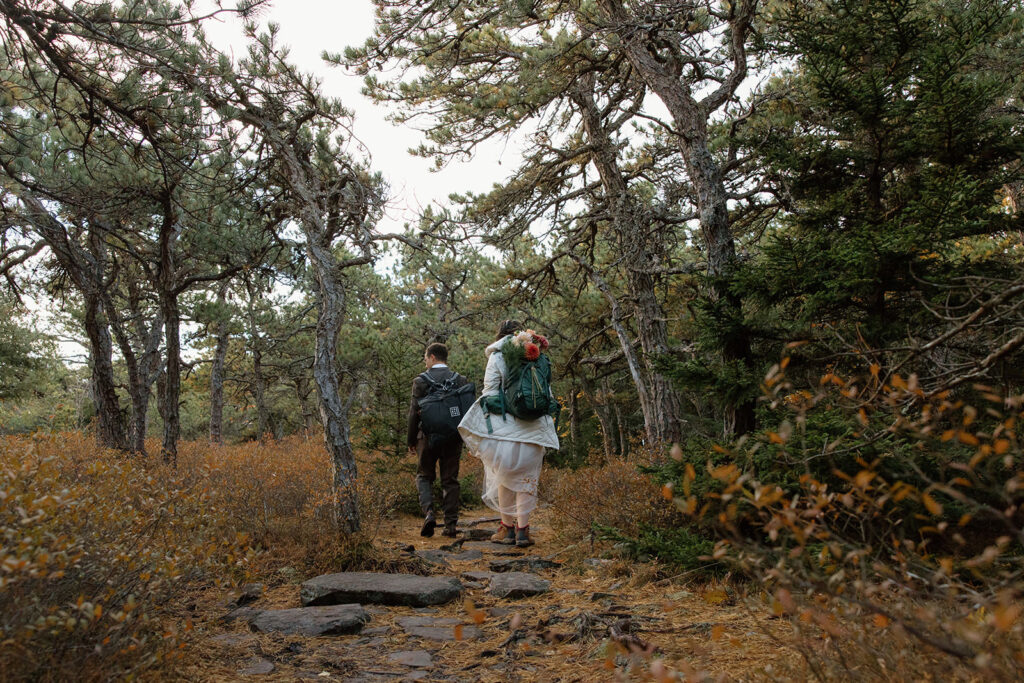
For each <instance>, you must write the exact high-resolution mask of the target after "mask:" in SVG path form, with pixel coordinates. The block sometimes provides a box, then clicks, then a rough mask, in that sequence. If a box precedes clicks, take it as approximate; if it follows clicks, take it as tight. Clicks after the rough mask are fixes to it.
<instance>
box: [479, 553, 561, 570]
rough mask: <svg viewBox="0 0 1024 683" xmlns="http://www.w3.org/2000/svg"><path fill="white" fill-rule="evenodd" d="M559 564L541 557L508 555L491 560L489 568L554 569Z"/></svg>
mask: <svg viewBox="0 0 1024 683" xmlns="http://www.w3.org/2000/svg"><path fill="white" fill-rule="evenodd" d="M560 566H561V565H560V564H558V563H557V562H552V561H551V560H545V559H544V558H543V557H535V556H533V555H526V556H524V557H509V558H507V559H503V560H492V561H491V564H490V569H491V571H492V572H520V571H535V570H537V569H554V568H555V567H560Z"/></svg>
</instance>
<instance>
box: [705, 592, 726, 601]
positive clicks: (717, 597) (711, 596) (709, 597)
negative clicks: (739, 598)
mask: <svg viewBox="0 0 1024 683" xmlns="http://www.w3.org/2000/svg"><path fill="white" fill-rule="evenodd" d="M728 599H729V594H728V593H726V592H725V591H723V590H713V591H708V592H706V593H705V594H704V602H706V603H708V604H709V605H720V604H722V603H723V602H725V601H726V600H728Z"/></svg>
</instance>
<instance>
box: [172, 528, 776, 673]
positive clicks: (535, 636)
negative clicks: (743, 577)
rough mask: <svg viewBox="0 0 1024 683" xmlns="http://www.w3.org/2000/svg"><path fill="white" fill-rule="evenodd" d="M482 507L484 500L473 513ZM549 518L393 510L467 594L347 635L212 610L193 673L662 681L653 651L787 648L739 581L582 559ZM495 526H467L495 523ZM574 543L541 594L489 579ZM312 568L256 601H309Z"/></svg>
mask: <svg viewBox="0 0 1024 683" xmlns="http://www.w3.org/2000/svg"><path fill="white" fill-rule="evenodd" d="M483 516H484V514H483V513H482V512H481V511H475V514H472V515H470V516H469V517H468V518H467V519H465V520H464V521H465V522H466V523H470V522H472V521H473V520H474V519H475V518H481V517H483ZM545 516H546V514H545V511H544V510H540V511H539V513H538V515H537V519H536V521H535V522H534V524H533V526H534V527H535V530H534V538H535V540H536V541H537V544H536V545H535V546H532V547H530V548H527V549H516V548H514V547H508V546H493V545H492V544H489V543H486V542H479V541H473V540H466V539H463V538H461V537H460V538H459V539H456V542H455V543H454V544H453V543H452V539H449V538H445V537H443V536H441V535H440V534H438V535H436V536H434V537H433V538H421V537H420V536H419V534H418V532H419V520H418V519H416V518H413V517H401V518H399V519H395V520H392V521H390V522H388V523H387V524H386V526H385V527H384V528H382V529H381V530H380V533H379V534H378V540H377V543H379V544H382V545H386V544H398V545H400V546H404V547H405V548H406V550H407V551H408V550H409V548H410V547H412V548H414V549H415V551H419V552H420V553H421V555H420V556H421V557H422V556H423V555H422V551H434V552H432V553H426V554H427V555H428V556H430V559H432V560H433V561H435V562H443V563H442V564H431V565H430V567H431V571H432V573H433V574H435V575H438V576H451V577H456V578H459V579H460V580H461V581H462V583H463V585H464V592H463V595H462V599H457V600H454V601H452V602H449V603H448V604H445V605H439V606H434V607H420V608H415V607H395V606H382V605H371V604H367V605H365V609H366V611H367V612H368V613H369V614H370V621H369V623H367V624H366V625H365V627H364V628H363V629H362V631H361V632H360V633H358V634H354V635H343V636H321V637H309V636H300V635H281V634H275V633H255V632H252V631H250V630H249V625H248V623H247V622H246V621H245V620H244V619H239V620H235V621H232V622H229V623H224V622H223V620H222V619H216V618H214V619H205V620H204V619H200V622H199V623H200V626H199V629H200V630H201V631H202V632H201V633H200V634H199V638H200V640H201V644H200V647H199V652H200V653H201V657H199V659H198V661H196V662H195V663H194V664H193V665H192V666H191V667H190V668H189V670H188V671H185V672H183V673H184V674H185V675H186V676H187V677H188V678H190V679H192V680H262V681H296V680H313V679H316V680H344V681H604V680H651V679H652V677H651V674H650V665H651V662H652V661H655V660H658V659H660V660H662V661H663V663H664V666H665V668H666V670H667V671H670V672H671V671H687V670H690V671H708V672H711V673H727V674H729V675H730V676H732V677H739V678H742V677H743V676H744V673H745V672H749V671H752V670H753V669H754V668H756V667H760V666H763V665H764V664H765V663H766V662H768V661H771V660H773V659H776V658H778V656H779V653H778V652H777V647H776V645H775V644H774V643H773V642H772V639H771V638H770V637H769V636H768V634H767V633H765V632H764V630H763V629H764V628H765V624H766V621H765V620H764V618H763V616H761V617H755V616H754V615H752V614H751V613H750V612H749V611H748V610H747V608H746V607H744V606H743V605H742V604H738V603H736V602H735V601H734V599H733V598H734V596H733V595H732V593H731V589H725V588H723V587H714V586H704V587H701V588H696V587H692V586H689V587H688V586H685V585H680V584H678V583H674V582H671V581H668V582H666V581H661V582H651V581H645V580H644V577H643V573H644V571H645V565H632V566H630V565H627V564H625V563H622V562H610V561H607V560H604V561H602V560H599V559H597V558H592V559H590V558H588V559H586V560H584V561H582V562H580V561H579V553H578V550H579V549H578V548H577V549H575V551H576V552H573V550H574V549H572V548H571V547H561V546H555V545H554V543H553V540H552V539H551V538H550V537H549V532H548V531H547V530H546V525H545ZM495 526H496V525H495V524H493V523H487V524H482V525H479V526H474V527H470V526H468V525H467V526H466V527H465V528H476V529H486V530H487V531H488V532H491V531H493V529H494V527H495ZM442 548H447V550H444V549H442ZM467 550H468V551H470V552H466V551H467ZM569 554H574V555H575V557H576V558H577V560H576V561H575V562H573V563H571V564H569V563H566V564H564V565H560V566H557V567H549V568H532V569H527V570H526V571H528V572H529V573H530V574H533V575H535V576H536V577H539V578H540V579H542V580H543V581H546V582H549V588H548V590H547V591H546V592H543V593H542V594H539V595H535V596H531V597H520V598H516V597H505V598H502V597H497V596H496V595H495V594H493V593H492V592H490V590H489V584H490V581H491V580H492V578H491V577H490V576H488V574H491V573H492V572H491V563H492V562H494V561H496V560H509V559H512V560H521V561H526V562H531V561H532V562H536V560H540V559H545V558H546V559H550V560H552V561H555V562H557V561H559V560H560V559H562V558H563V557H565V556H568V555H569ZM460 557H461V558H465V559H460ZM530 558H534V559H533V560H531V559H530ZM467 572H478V574H473V575H470V576H467V575H466V573H467ZM470 577H471V578H470ZM309 578H313V577H299V576H296V577H294V583H291V584H287V585H284V586H280V587H277V588H274V589H271V590H268V591H267V592H266V593H265V594H263V595H262V596H261V597H259V598H258V599H257V600H256V601H255V602H254V603H253V604H252V605H251V607H252V608H254V609H261V610H266V609H286V608H295V607H300V606H301V602H300V599H299V584H300V583H301V582H302V581H303V580H306V579H309ZM521 578H525V579H526V580H527V582H528V583H537V582H536V581H535V579H533V578H532V577H521ZM501 581H506V582H507V581H508V579H507V578H505V579H502V580H501ZM641 584H642V585H641ZM495 588H497V586H496V587H495ZM225 602H227V598H225V599H223V600H221V601H220V606H219V608H217V609H219V611H220V614H221V615H224V614H225V613H227V612H228V610H227V609H226V608H225V607H223V605H224V603H225ZM409 617H417V619H412V620H410V619H409ZM417 626H420V627H426V630H425V631H424V630H420V629H417V628H416V627H417ZM770 627H771V628H776V627H777V626H775V625H774V624H770ZM424 634H427V637H424ZM663 680H673V679H669V678H664V679H663Z"/></svg>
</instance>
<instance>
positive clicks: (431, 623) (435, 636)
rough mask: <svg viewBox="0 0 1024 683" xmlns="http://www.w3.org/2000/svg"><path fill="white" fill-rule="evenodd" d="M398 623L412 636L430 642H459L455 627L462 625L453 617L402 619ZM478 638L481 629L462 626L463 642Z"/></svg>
mask: <svg viewBox="0 0 1024 683" xmlns="http://www.w3.org/2000/svg"><path fill="white" fill-rule="evenodd" d="M397 623H398V625H399V626H401V627H402V629H403V630H404V631H405V632H406V633H408V634H409V635H410V636H416V637H417V638H426V639H428V640H459V638H456V637H455V627H456V626H460V625H462V621H461V620H460V619H453V618H451V617H402V618H400V619H398V620H397ZM478 637H480V629H478V628H477V627H476V626H466V625H462V633H461V640H472V639H474V638H478Z"/></svg>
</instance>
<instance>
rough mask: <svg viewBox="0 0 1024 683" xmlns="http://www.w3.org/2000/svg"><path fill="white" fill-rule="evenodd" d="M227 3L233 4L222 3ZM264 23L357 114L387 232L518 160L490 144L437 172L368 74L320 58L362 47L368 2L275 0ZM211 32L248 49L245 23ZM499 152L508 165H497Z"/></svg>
mask: <svg viewBox="0 0 1024 683" xmlns="http://www.w3.org/2000/svg"><path fill="white" fill-rule="evenodd" d="M224 4H225V6H229V5H230V3H229V2H225V3H224ZM259 21H260V23H261V24H263V25H266V24H267V23H268V22H274V23H276V24H278V25H279V26H280V32H279V34H278V35H279V38H280V42H281V43H282V44H284V45H288V46H289V47H290V48H291V61H292V62H293V63H294V64H296V65H297V66H298V67H300V68H301V69H303V70H304V71H306V72H309V73H313V74H316V75H317V76H318V77H319V78H320V79H321V80H322V82H323V89H324V92H325V93H326V94H328V95H331V96H334V97H338V98H340V99H341V101H342V102H343V103H344V104H345V106H346V107H348V108H349V109H351V110H352V111H354V112H355V134H356V137H357V138H359V139H360V140H361V141H362V142H363V144H364V145H365V146H366V148H367V149H368V150H369V151H370V155H371V160H372V165H373V168H374V169H375V170H378V171H380V172H381V173H383V174H384V176H385V178H387V181H388V183H389V185H390V186H391V204H390V209H389V210H388V212H387V216H386V217H385V219H384V222H383V224H382V225H381V226H380V228H381V231H382V232H392V231H394V230H398V229H401V227H402V225H403V224H404V223H413V224H415V222H416V219H417V218H418V214H419V212H420V211H421V210H422V209H423V208H424V207H426V206H428V205H430V204H432V203H445V202H446V199H447V197H448V195H449V194H451V193H452V192H465V191H478V192H479V191H484V190H487V189H489V188H490V187H491V185H492V184H493V183H495V182H498V181H500V180H503V179H504V176H505V173H506V171H505V170H504V169H512V168H515V167H516V166H517V164H516V160H517V155H518V149H517V148H516V146H515V145H512V144H510V145H508V146H507V147H506V146H505V145H503V144H500V143H492V144H490V145H487V146H484V147H482V148H481V149H480V150H479V151H478V152H477V154H476V155H475V157H474V158H473V159H472V160H468V161H466V162H460V163H452V164H450V165H448V166H446V167H445V168H443V169H442V170H440V171H437V172H431V171H430V169H431V168H432V167H433V163H432V161H431V160H429V159H424V158H421V157H415V156H412V155H411V154H409V153H408V150H409V149H410V148H412V147H416V146H417V145H419V144H420V143H421V142H423V136H422V134H421V133H419V132H418V131H416V130H413V129H411V128H408V127H398V126H395V125H394V124H392V123H390V122H389V121H387V120H386V119H385V114H386V110H385V109H384V108H383V107H381V106H378V105H376V104H374V103H373V102H371V101H370V100H369V99H368V98H367V97H365V96H364V95H363V94H362V93H361V92H360V90H361V88H362V85H363V81H362V77H360V76H357V75H355V74H352V73H349V72H347V71H346V70H345V69H343V68H342V67H337V66H331V65H328V64H326V63H325V62H324V61H323V60H322V59H321V54H322V53H323V51H324V50H327V51H329V52H331V53H340V52H342V51H343V50H344V48H345V47H346V46H350V45H352V46H354V45H361V44H362V43H363V42H364V41H365V40H366V38H368V37H369V36H370V34H371V32H372V31H373V5H372V3H371V2H370V1H369V0H276V1H275V2H272V3H271V5H270V7H269V9H266V10H264V11H263V12H262V13H261V15H260V18H259ZM205 30H206V33H207V36H208V37H209V38H210V39H211V41H212V42H213V43H214V44H215V45H216V46H217V47H219V48H220V49H222V50H223V51H225V52H229V53H233V54H234V55H235V57H236V58H237V57H241V56H243V55H244V54H245V49H246V48H245V43H246V41H245V39H244V37H243V35H242V22H241V21H240V20H239V19H238V18H235V17H229V16H225V18H223V19H221V20H214V21H210V22H209V23H207V25H206V29H205ZM499 158H501V160H502V161H503V162H504V167H502V166H500V165H499V164H498V161H499Z"/></svg>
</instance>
